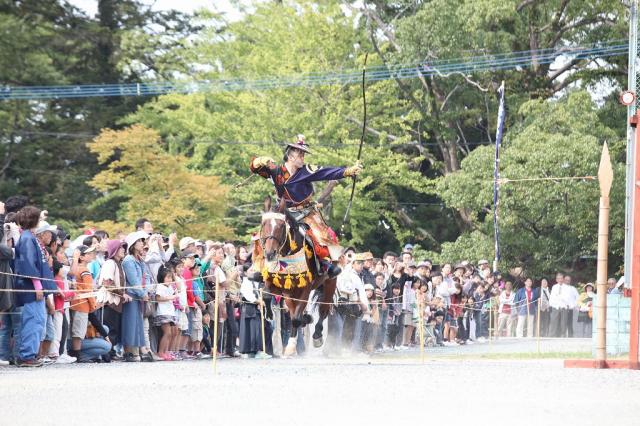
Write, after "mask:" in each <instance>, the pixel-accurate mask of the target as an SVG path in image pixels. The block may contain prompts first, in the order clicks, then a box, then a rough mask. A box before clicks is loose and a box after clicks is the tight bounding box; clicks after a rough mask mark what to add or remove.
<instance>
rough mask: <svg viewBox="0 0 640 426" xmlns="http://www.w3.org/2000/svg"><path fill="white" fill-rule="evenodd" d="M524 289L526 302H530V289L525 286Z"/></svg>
mask: <svg viewBox="0 0 640 426" xmlns="http://www.w3.org/2000/svg"><path fill="white" fill-rule="evenodd" d="M524 291H525V292H526V293H527V302H531V292H532V291H531V289H530V288H525V289H524Z"/></svg>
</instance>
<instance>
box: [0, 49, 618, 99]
mask: <svg viewBox="0 0 640 426" xmlns="http://www.w3.org/2000/svg"><path fill="white" fill-rule="evenodd" d="M627 50H628V44H626V43H620V41H619V40H612V41H608V42H604V43H599V44H594V45H592V46H587V47H584V46H582V47H572V48H570V47H565V48H558V49H537V50H525V51H518V52H511V53H498V54H487V55H482V56H473V57H468V58H457V59H434V60H425V61H422V62H419V63H413V64H404V65H395V66H389V67H387V66H384V65H380V66H374V67H370V68H369V69H368V72H367V75H366V79H367V81H382V80H389V79H393V78H398V79H412V78H417V77H418V76H426V77H428V76H438V75H442V74H448V73H463V74H468V73H474V72H484V71H497V70H506V69H515V68H519V67H526V66H528V65H531V64H532V63H533V62H534V61H535V62H536V63H537V64H551V63H553V62H555V60H556V59H557V58H558V57H561V56H567V57H569V56H570V57H572V58H573V59H595V58H604V57H610V56H618V55H623V54H626V53H627ZM360 78H361V71H360V70H355V69H352V70H345V71H342V72H315V73H309V74H304V75H298V76H280V77H270V78H264V79H257V80H246V79H222V80H213V81H200V82H157V83H129V84H102V85H97V84H90V85H67V86H28V87H26V86H17V87H10V86H7V87H4V88H0V99H2V100H19V99H22V100H36V99H71V98H88V97H110V96H153V95H163V94H169V93H182V94H189V93H211V92H223V91H242V90H270V89H279V88H289V87H305V86H316V85H332V84H353V83H359V82H360Z"/></svg>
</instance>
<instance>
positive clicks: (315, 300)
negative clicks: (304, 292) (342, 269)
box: [309, 286, 323, 315]
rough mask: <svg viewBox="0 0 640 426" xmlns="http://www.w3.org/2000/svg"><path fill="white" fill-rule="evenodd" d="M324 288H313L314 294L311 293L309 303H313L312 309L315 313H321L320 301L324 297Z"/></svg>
mask: <svg viewBox="0 0 640 426" xmlns="http://www.w3.org/2000/svg"><path fill="white" fill-rule="evenodd" d="M322 290H323V287H322V286H320V287H318V288H317V289H315V290H313V294H312V295H311V299H310V300H309V303H310V304H311V309H310V311H311V313H312V314H313V315H316V314H319V313H320V304H319V303H318V302H319V301H320V299H321V298H322Z"/></svg>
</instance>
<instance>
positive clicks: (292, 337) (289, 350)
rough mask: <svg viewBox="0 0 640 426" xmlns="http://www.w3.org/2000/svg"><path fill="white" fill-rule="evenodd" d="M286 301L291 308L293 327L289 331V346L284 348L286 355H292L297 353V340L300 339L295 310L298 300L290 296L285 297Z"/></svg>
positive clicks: (289, 308)
mask: <svg viewBox="0 0 640 426" xmlns="http://www.w3.org/2000/svg"><path fill="white" fill-rule="evenodd" d="M284 303H285V304H286V305H287V309H288V310H289V316H290V317H291V329H290V333H289V340H288V341H287V346H286V347H285V348H284V356H285V357H290V356H293V355H295V353H296V341H297V340H298V327H299V324H298V321H296V317H295V312H296V309H297V302H295V301H293V300H291V299H290V298H289V297H286V296H285V298H284Z"/></svg>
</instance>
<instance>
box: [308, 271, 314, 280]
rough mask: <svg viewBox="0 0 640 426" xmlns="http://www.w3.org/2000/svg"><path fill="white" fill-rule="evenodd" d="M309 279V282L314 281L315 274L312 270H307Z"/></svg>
mask: <svg viewBox="0 0 640 426" xmlns="http://www.w3.org/2000/svg"><path fill="white" fill-rule="evenodd" d="M307 281H309V282H312V281H313V274H312V273H311V271H307Z"/></svg>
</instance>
